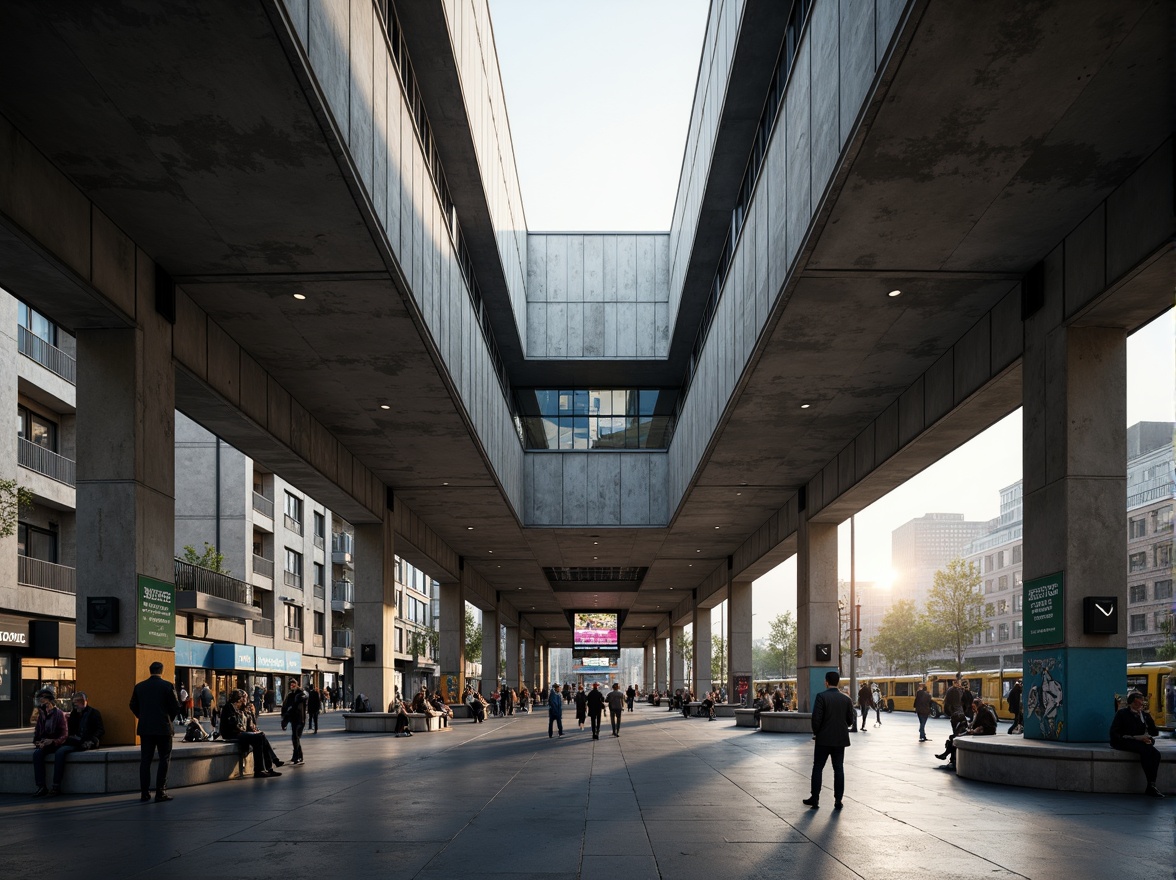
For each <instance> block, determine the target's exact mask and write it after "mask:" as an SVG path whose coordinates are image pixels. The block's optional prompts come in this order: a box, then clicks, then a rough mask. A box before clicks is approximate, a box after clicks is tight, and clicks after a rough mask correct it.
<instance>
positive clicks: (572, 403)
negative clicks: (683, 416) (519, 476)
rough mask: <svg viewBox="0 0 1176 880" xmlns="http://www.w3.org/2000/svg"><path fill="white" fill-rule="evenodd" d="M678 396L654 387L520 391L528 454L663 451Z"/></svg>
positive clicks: (670, 430) (667, 443) (666, 444)
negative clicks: (538, 451)
mask: <svg viewBox="0 0 1176 880" xmlns="http://www.w3.org/2000/svg"><path fill="white" fill-rule="evenodd" d="M676 397H677V393H676V392H675V391H667V390H665V389H660V390H659V389H652V388H646V389H632V388H628V389H596V390H591V389H581V388H570V389H547V388H524V389H519V391H518V408H519V413H520V416H521V419H522V425H523V439H524V442H525V443H526V446H527V448H528V449H585V450H587V449H665V448H666V447H667V446H668V445H669V443H670V438H671V436H672V434H673V412H674V402H675V399H676Z"/></svg>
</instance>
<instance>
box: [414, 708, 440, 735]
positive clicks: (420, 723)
mask: <svg viewBox="0 0 1176 880" xmlns="http://www.w3.org/2000/svg"><path fill="white" fill-rule="evenodd" d="M441 721H442V718H441V716H440V715H426V714H425V713H424V712H409V713H408V729H409V730H411V731H412V732H413V733H430V732H432V731H435V730H448V729H449V728H448V727H442V726H441Z"/></svg>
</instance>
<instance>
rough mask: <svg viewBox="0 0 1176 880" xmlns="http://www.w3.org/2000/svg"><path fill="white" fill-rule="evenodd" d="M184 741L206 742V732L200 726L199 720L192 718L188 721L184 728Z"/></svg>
mask: <svg viewBox="0 0 1176 880" xmlns="http://www.w3.org/2000/svg"><path fill="white" fill-rule="evenodd" d="M184 742H186V743H203V742H208V734H207V733H205V732H204V728H203V727H201V726H200V722H199V721H197V720H196V719H195V718H193V719H192V720H191V721H189V722H188V726H187V727H186V728H185V729H184Z"/></svg>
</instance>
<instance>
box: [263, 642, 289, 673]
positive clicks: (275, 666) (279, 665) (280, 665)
mask: <svg viewBox="0 0 1176 880" xmlns="http://www.w3.org/2000/svg"><path fill="white" fill-rule="evenodd" d="M256 651H257V667H256V668H257V671H258V672H276V673H278V674H279V675H280V674H281V673H283V672H285V671H286V652H285V651H275V650H274V649H273V648H257V649H256Z"/></svg>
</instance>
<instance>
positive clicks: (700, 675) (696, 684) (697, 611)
mask: <svg viewBox="0 0 1176 880" xmlns="http://www.w3.org/2000/svg"><path fill="white" fill-rule="evenodd" d="M691 687H692V688H693V690H694V696H695V697H697V698H698V699H702V696H703V695H704V694H705V693H706V692H707V691H709V690H710V689H711V610H710V609H709V608H699V607H697V606H695V608H694V675H693V684H692V685H691Z"/></svg>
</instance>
